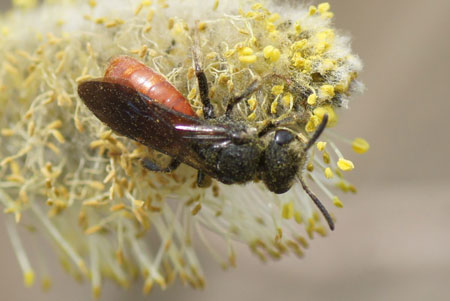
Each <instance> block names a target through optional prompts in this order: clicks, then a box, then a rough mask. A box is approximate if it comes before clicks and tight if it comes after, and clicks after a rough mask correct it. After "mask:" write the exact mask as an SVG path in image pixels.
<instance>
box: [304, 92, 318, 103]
mask: <svg viewBox="0 0 450 301" xmlns="http://www.w3.org/2000/svg"><path fill="white" fill-rule="evenodd" d="M306 102H307V103H308V104H309V105H310V106H313V105H315V104H316V102H317V95H316V94H311V95H309V96H308V99H307V100H306Z"/></svg>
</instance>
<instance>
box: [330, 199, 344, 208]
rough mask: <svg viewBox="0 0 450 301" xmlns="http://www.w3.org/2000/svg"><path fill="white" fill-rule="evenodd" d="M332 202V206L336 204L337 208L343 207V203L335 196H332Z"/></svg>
mask: <svg viewBox="0 0 450 301" xmlns="http://www.w3.org/2000/svg"><path fill="white" fill-rule="evenodd" d="M333 204H334V206H336V207H338V208H343V207H344V204H343V203H342V202H341V200H340V199H339V198H338V197H337V196H334V197H333Z"/></svg>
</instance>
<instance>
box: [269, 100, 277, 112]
mask: <svg viewBox="0 0 450 301" xmlns="http://www.w3.org/2000/svg"><path fill="white" fill-rule="evenodd" d="M277 106H278V98H276V99H275V100H274V101H273V102H272V104H271V105H270V113H272V114H276V113H277Z"/></svg>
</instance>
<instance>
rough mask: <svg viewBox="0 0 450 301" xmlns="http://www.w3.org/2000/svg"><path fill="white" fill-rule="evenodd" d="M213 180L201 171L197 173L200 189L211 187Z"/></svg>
mask: <svg viewBox="0 0 450 301" xmlns="http://www.w3.org/2000/svg"><path fill="white" fill-rule="evenodd" d="M211 183H212V180H211V177H210V176H207V175H205V173H204V172H202V171H201V170H199V171H198V173H197V186H198V187H200V188H207V187H209V186H211Z"/></svg>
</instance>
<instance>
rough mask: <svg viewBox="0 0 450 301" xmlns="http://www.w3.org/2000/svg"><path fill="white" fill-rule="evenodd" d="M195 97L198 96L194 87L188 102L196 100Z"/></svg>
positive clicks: (188, 96)
mask: <svg viewBox="0 0 450 301" xmlns="http://www.w3.org/2000/svg"><path fill="white" fill-rule="evenodd" d="M195 95H197V89H196V88H195V87H194V88H192V90H191V92H189V94H188V95H187V99H188V100H193V99H194V98H195Z"/></svg>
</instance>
